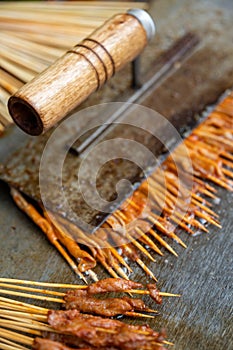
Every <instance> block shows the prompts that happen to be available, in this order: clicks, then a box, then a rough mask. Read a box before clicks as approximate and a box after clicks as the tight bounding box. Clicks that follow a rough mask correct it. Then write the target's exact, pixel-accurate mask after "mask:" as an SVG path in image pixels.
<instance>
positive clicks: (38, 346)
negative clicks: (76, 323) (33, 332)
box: [33, 338, 89, 350]
mask: <svg viewBox="0 0 233 350" xmlns="http://www.w3.org/2000/svg"><path fill="white" fill-rule="evenodd" d="M33 349H35V350H72V349H71V348H68V347H67V346H65V345H64V344H62V343H59V342H56V341H53V340H49V339H43V338H36V339H35V341H34V344H33ZM86 350H89V349H87V348H86Z"/></svg>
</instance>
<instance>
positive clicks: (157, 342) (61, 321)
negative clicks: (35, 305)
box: [48, 310, 163, 350]
mask: <svg viewBox="0 0 233 350" xmlns="http://www.w3.org/2000/svg"><path fill="white" fill-rule="evenodd" d="M48 322H49V324H50V325H51V326H52V327H53V328H54V329H56V330H58V331H59V332H64V333H65V334H68V335H75V336H76V337H78V338H81V339H82V340H84V341H85V342H87V343H88V344H90V345H91V346H94V347H97V348H98V347H115V348H116V349H121V350H141V349H143V348H144V347H146V348H147V349H154V350H157V349H160V350H162V349H163V347H162V343H161V342H162V341H163V334H160V333H157V332H155V331H153V330H152V329H151V328H149V327H147V326H132V325H127V324H124V323H122V322H120V321H117V320H112V319H103V318H101V317H97V316H89V315H83V314H80V313H79V312H78V311H77V310H69V311H49V313H48Z"/></svg>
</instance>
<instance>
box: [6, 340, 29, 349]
mask: <svg viewBox="0 0 233 350" xmlns="http://www.w3.org/2000/svg"><path fill="white" fill-rule="evenodd" d="M3 343H4V344H3ZM0 344H1V346H2V349H4V346H5V349H9V350H11V349H12V350H28V349H27V348H25V347H24V346H22V345H19V344H16V343H14V342H12V341H10V340H8V339H5V338H2V337H0ZM6 345H8V347H6Z"/></svg>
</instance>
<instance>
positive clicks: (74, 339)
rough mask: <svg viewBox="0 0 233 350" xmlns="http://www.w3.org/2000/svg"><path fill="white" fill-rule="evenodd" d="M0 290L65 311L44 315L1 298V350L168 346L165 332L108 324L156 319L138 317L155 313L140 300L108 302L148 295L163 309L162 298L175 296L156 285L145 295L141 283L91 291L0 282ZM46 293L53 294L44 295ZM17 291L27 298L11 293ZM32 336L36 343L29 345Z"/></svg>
mask: <svg viewBox="0 0 233 350" xmlns="http://www.w3.org/2000/svg"><path fill="white" fill-rule="evenodd" d="M28 285H30V287H28ZM0 286H1V287H2V288H4V289H1V290H0V293H1V294H4V293H5V294H8V295H11V296H18V297H21V298H22V297H25V298H34V299H39V300H43V301H45V302H48V301H49V302H55V303H56V302H58V303H62V304H63V306H64V307H65V309H66V310H54V309H47V308H44V307H41V306H36V305H33V304H28V303H24V302H21V301H17V300H15V299H10V298H6V297H0V327H1V328H0V344H1V348H2V349H12V348H13V346H15V348H14V349H25V347H24V345H29V346H32V347H33V348H35V349H41V350H43V349H50V350H51V349H64V350H65V349H70V348H69V347H67V346H72V349H78V348H80V349H81V348H82V349H84V348H85V349H102V350H104V349H112V350H115V349H123V350H124V349H125V350H130V349H135V350H136V349H145V350H146V349H147V350H149V349H164V345H165V344H166V345H172V343H170V342H168V341H166V340H165V339H164V338H165V334H164V332H161V333H158V332H155V331H154V330H152V329H151V328H150V327H148V326H132V325H128V324H125V323H123V322H120V321H119V320H115V319H112V318H111V319H110V318H109V317H113V316H118V315H125V316H130V317H141V316H144V317H154V316H149V315H146V314H144V315H143V314H140V313H137V312H135V310H140V311H143V312H150V313H154V312H155V311H154V310H151V309H149V308H147V307H146V305H145V303H144V302H143V301H142V300H141V299H138V298H133V297H130V296H127V297H126V296H123V297H120V298H109V297H106V295H108V293H112V292H113V293H130V295H132V294H140V295H149V296H150V297H151V298H152V299H153V300H154V301H155V302H156V303H158V304H161V302H162V297H163V296H179V295H176V294H171V293H165V292H160V291H159V290H158V289H157V287H156V285H154V284H148V285H147V286H146V289H145V287H144V286H143V285H142V284H141V283H137V282H133V281H129V280H128V281H127V280H123V279H114V278H108V279H105V280H102V281H98V282H95V283H92V284H91V285H89V286H83V285H68V284H54V283H46V282H32V281H24V280H15V279H7V278H1V279H0ZM38 287H39V288H38ZM45 287H46V288H53V290H50V289H49V290H48V289H44V288H45ZM42 288H43V289H42ZM57 288H63V289H64V288H65V289H66V292H65V293H62V292H58V291H56V290H54V289H57ZM67 288H68V290H67ZM15 290H23V291H27V292H30V293H22V292H18V291H17V292H15ZM35 293H37V294H43V296H42V295H36V294H35ZM96 294H101V295H104V296H105V298H104V299H97V298H94V297H93V295H96ZM46 295H49V297H47V296H46ZM51 295H53V297H51ZM61 296H62V297H63V299H61ZM128 310H133V311H128ZM91 314H94V315H98V316H93V315H91ZM16 331H20V333H17V332H16ZM22 333H23V334H22ZM24 333H26V334H27V335H25V334H24ZM32 336H37V338H36V339H33V337H32ZM20 344H22V345H23V346H22V345H20Z"/></svg>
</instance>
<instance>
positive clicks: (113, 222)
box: [11, 93, 233, 281]
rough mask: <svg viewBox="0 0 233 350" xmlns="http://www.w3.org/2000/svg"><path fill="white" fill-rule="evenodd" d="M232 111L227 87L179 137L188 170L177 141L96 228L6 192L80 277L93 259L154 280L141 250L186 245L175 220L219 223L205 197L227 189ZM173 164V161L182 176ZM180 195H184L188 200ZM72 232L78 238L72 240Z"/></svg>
mask: <svg viewBox="0 0 233 350" xmlns="http://www.w3.org/2000/svg"><path fill="white" fill-rule="evenodd" d="M232 118H233V93H230V94H229V95H228V96H227V97H226V98H225V99H224V100H223V101H222V102H221V103H220V104H219V105H218V106H217V107H216V108H215V110H214V111H213V112H211V113H210V115H209V116H208V117H207V118H206V119H205V120H204V121H203V122H202V123H201V124H200V125H199V126H198V127H197V128H196V129H194V130H193V132H192V133H191V134H190V136H189V137H187V138H186V139H185V140H184V141H183V142H184V145H185V146H186V148H187V150H188V152H189V155H190V158H191V161H192V169H190V167H189V165H188V164H186V162H185V161H184V158H183V151H182V150H183V146H182V145H181V146H178V147H177V148H176V149H175V150H174V152H173V153H172V154H171V155H170V156H169V157H168V158H167V159H166V160H165V162H164V163H163V164H162V165H161V166H160V167H159V168H157V169H156V170H155V171H154V172H153V173H152V174H151V175H150V176H149V177H148V178H147V179H146V180H145V181H144V182H143V183H142V184H141V185H140V186H139V188H138V189H137V190H135V192H134V193H133V195H132V196H131V198H130V199H127V200H126V202H125V203H123V205H122V208H120V209H119V210H116V211H115V212H114V213H113V214H112V215H111V216H109V217H108V218H107V220H106V222H105V223H104V224H103V225H102V227H100V228H99V229H98V230H97V232H96V233H95V235H88V234H87V233H86V232H83V231H82V230H81V229H79V228H78V227H77V226H75V225H74V224H72V223H71V222H68V221H67V220H65V219H64V218H62V217H60V216H59V215H56V213H53V214H52V215H48V214H47V212H46V210H45V209H44V208H42V210H41V207H39V206H38V207H36V206H35V205H33V204H32V203H30V202H29V201H28V200H26V198H25V197H24V195H23V194H22V193H21V192H20V191H19V190H18V189H16V188H12V189H11V194H12V196H13V199H14V201H15V203H16V204H17V205H18V207H19V208H20V209H21V210H23V211H24V212H25V213H26V214H27V215H28V216H29V217H30V218H31V219H32V220H33V221H34V222H35V223H36V224H37V225H38V226H39V227H40V228H41V229H42V231H43V232H44V233H45V234H46V236H47V237H48V239H49V241H50V242H51V243H52V244H53V245H54V246H55V247H56V248H57V249H58V250H59V252H60V253H61V254H62V255H63V257H64V258H65V259H66V261H67V262H68V263H69V265H70V266H71V267H72V269H73V270H74V271H75V273H77V274H78V276H79V277H80V278H82V279H83V280H85V276H84V274H88V275H89V276H90V277H91V278H92V279H93V280H97V278H98V277H97V276H96V274H95V272H94V271H93V268H94V267H95V266H96V264H97V262H100V263H101V264H102V266H103V267H104V268H105V269H106V270H107V271H108V272H109V274H110V275H111V276H112V277H116V278H117V277H119V276H120V277H123V278H125V279H128V275H129V273H131V272H132V269H131V267H130V266H129V263H128V261H133V262H136V263H137V264H138V265H139V266H140V267H141V268H142V269H143V270H144V271H145V272H146V274H147V275H148V276H150V277H151V278H153V279H154V280H155V281H156V277H155V275H154V273H153V271H151V270H150V269H149V268H148V266H146V264H145V263H144V262H143V256H145V257H147V258H148V259H150V260H151V261H152V262H154V261H155V258H154V254H158V255H160V256H163V255H164V252H165V251H164V250H167V251H169V252H170V253H172V254H173V255H175V256H177V253H176V251H175V249H174V248H173V247H172V246H171V245H170V244H169V243H168V242H167V240H165V239H166V238H170V239H171V240H173V241H175V242H176V243H178V244H179V245H181V246H182V247H183V248H186V244H185V243H184V242H183V241H182V240H181V238H180V237H179V234H178V232H177V230H176V227H178V228H181V229H183V230H185V231H186V232H187V233H189V234H190V235H194V234H195V233H197V232H198V233H200V232H208V227H207V225H208V224H212V225H215V226H216V227H218V228H221V225H220V221H219V217H218V214H216V213H215V211H214V210H213V208H212V205H213V204H212V202H213V201H214V202H217V201H218V198H217V189H216V187H217V186H218V187H222V188H224V189H226V190H228V191H232V190H233V180H232V178H233V172H232V168H233V122H232ZM176 164H179V167H180V169H181V170H179V174H180V173H182V179H180V178H179V175H178V172H177V169H176ZM164 179H165V181H164ZM186 180H187V181H192V184H193V186H192V190H191V197H190V193H188V196H187V188H186ZM148 193H149V196H148ZM187 198H190V202H189V203H187ZM148 202H149V205H148ZM185 207H186V208H187V209H186V211H185V213H184V212H183V208H185ZM145 208H146V212H145V210H144V209H145ZM50 214H51V213H50ZM136 219H137V220H136ZM73 237H77V241H76V240H75V239H74V238H73ZM164 237H165V239H164ZM103 241H104V244H105V248H104V249H102V247H103V245H102V244H103ZM77 242H79V243H77ZM112 242H113V243H114V244H113V243H112ZM129 242H130V243H129ZM80 245H82V248H81V247H80ZM83 246H84V247H85V246H86V247H87V250H84V249H83ZM115 247H119V248H120V249H116V248H115ZM148 248H149V249H150V250H149V249H148Z"/></svg>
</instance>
